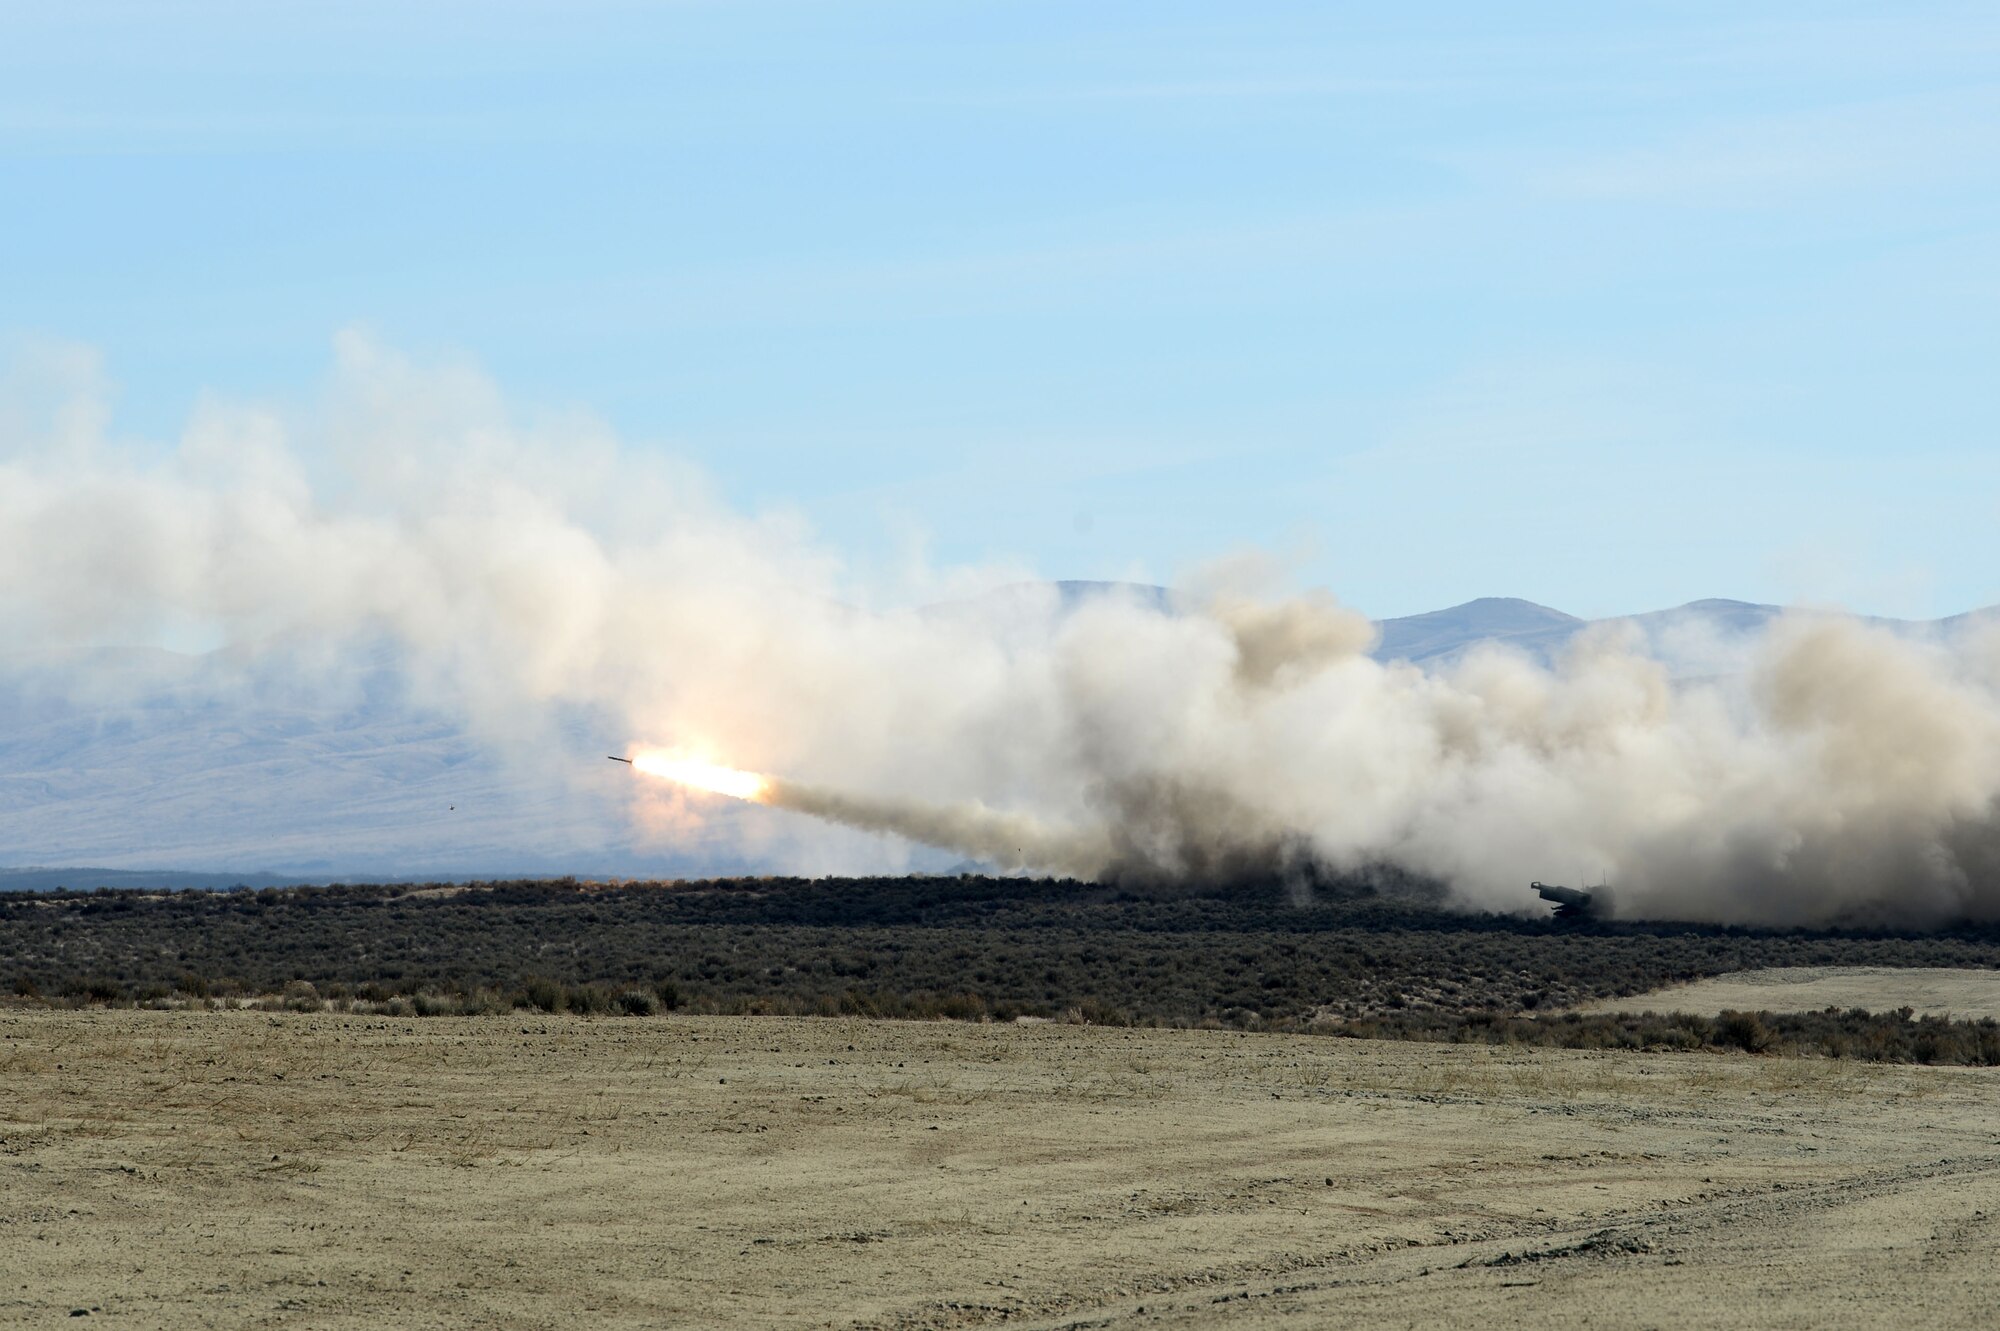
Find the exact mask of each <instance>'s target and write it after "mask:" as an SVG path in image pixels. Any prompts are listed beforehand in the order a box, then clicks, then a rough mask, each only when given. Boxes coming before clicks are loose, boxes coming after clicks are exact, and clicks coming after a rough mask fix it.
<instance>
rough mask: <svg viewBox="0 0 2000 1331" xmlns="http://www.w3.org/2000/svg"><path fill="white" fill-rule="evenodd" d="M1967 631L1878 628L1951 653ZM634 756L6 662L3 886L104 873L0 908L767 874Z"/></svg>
mask: <svg viewBox="0 0 2000 1331" xmlns="http://www.w3.org/2000/svg"><path fill="white" fill-rule="evenodd" d="M1054 591H1055V593H1056V595H1057V597H1058V598H1059V600H1058V605H1060V606H1071V607H1074V606H1076V605H1079V604H1082V603H1084V602H1087V601H1089V600H1091V599H1093V598H1096V597H1102V596H1123V597H1128V598H1131V599H1132V600H1134V601H1136V602H1138V603H1139V604H1141V605H1145V606H1149V607H1153V608H1158V609H1164V610H1171V609H1172V608H1173V606H1174V595H1173V593H1172V592H1170V591H1168V590H1167V589H1166V588H1163V587H1156V586H1149V585H1144V584H1132V583H1104V582H1060V583H1056V584H1054ZM1048 595H1049V587H1048V586H1047V585H1046V584H1031V585H1024V586H1018V587H1013V588H1002V589H1000V590H999V591H996V592H993V593H989V594H988V595H986V596H983V597H978V598H974V599H973V600H970V601H959V602H952V603H949V604H946V605H940V606H934V607H930V608H929V609H928V610H927V611H926V613H932V614H938V615H947V616H958V615H962V616H971V617H975V618H986V617H990V616H1000V617H1003V618H1004V617H1006V616H1008V615H1009V614H1011V613H1014V612H1015V611H1029V610H1034V611H1036V613H1045V612H1046V607H1047V605H1048V600H1047V597H1048ZM1780 613H1781V610H1780V608H1779V607H1777V606H1770V605H1754V604H1749V603H1746V602H1742V601H1720V600H1711V601H1695V602H1692V603H1690V604H1688V605H1685V606H1679V607H1676V608H1674V609H1671V610H1662V611H1655V612H1652V613H1649V614H1641V615H1631V616H1626V617H1623V618H1622V619H1619V620H1615V621H1590V620H1584V619H1579V618H1578V617H1576V616H1574V615H1568V614H1564V613H1563V612H1562V611H1560V610H1553V609H1550V608H1549V607H1547V606H1542V605H1536V604H1535V603H1534V602H1532V601H1523V600H1517V599H1513V598H1508V597H1486V598H1482V599H1480V600H1476V601H1468V602H1466V603H1465V604H1463V605H1457V606H1453V607H1451V608H1450V609H1446V610H1436V611H1432V612H1430V613H1428V614H1421V615H1409V616H1405V617H1402V618H1398V619H1387V620H1383V621H1380V623H1379V624H1378V625H1377V628H1378V629H1379V631H1380V639H1379V641H1378V643H1377V645H1376V647H1375V651H1374V654H1375V656H1376V657H1378V658H1380V659H1382V660H1385V661H1387V660H1403V661H1410V662H1414V663H1417V664H1419V665H1422V666H1426V667H1432V668H1435V667H1439V666H1442V665H1446V664H1449V663H1450V662H1451V661H1452V660H1454V659H1456V658H1457V657H1459V656H1461V655H1462V654H1463V653H1464V652H1466V651H1467V650H1468V649H1469V648H1471V647H1472V646H1474V645H1475V644H1478V643H1483V642H1499V643H1505V644H1507V645H1509V646H1510V647H1513V648H1515V649H1517V650H1519V651H1521V652H1523V653H1525V654H1526V655H1528V656H1529V657H1531V658H1533V659H1535V660H1538V661H1542V662H1550V661H1553V660H1554V659H1556V658H1557V657H1558V656H1559V655H1560V654H1561V652H1562V650H1563V648H1564V647H1565V646H1566V645H1568V644H1569V643H1570V642H1571V641H1572V640H1573V639H1574V638H1575V637H1576V635H1577V634H1579V633H1580V632H1582V631H1583V630H1584V629H1586V628H1588V627H1590V626H1591V625H1592V623H1593V622H1597V623H1603V622H1612V623H1621V624H1625V625H1629V626H1630V627H1631V628H1632V629H1633V630H1634V631H1636V632H1637V633H1638V634H1639V635H1641V637H1642V638H1643V640H1644V642H1645V643H1646V645H1647V646H1648V648H1649V650H1651V651H1653V652H1654V653H1655V654H1656V655H1658V656H1659V657H1660V658H1661V659H1662V660H1664V661H1666V662H1667V663H1668V664H1669V667H1670V668H1671V669H1672V670H1673V671H1674V672H1675V673H1676V674H1677V675H1680V676H1682V677H1688V676H1698V675H1706V674H1716V673H1724V672H1726V671H1728V670H1730V669H1732V668H1735V667H1736V664H1737V658H1735V657H1733V656H1732V645H1734V647H1735V648H1738V649H1740V645H1741V643H1742V642H1743V641H1744V640H1745V639H1746V638H1747V637H1748V635H1750V634H1752V633H1754V632H1755V631H1756V630H1758V629H1760V628H1762V627H1763V626H1764V625H1766V624H1768V623H1769V622H1770V621H1771V620H1772V619H1773V618H1775V617H1776V616H1777V615H1778V614H1780ZM1970 618H1971V616H1967V615H1960V616H1955V617H1953V618H1951V619H1947V620H1937V621H1932V622H1929V623H1923V624H1917V623H1907V622H1903V621H1893V620H1882V621H1876V622H1879V623H1883V624H1887V625H1890V626H1892V627H1896V628H1900V629H1904V630H1910V631H1925V632H1932V633H1940V634H1949V633H1951V632H1954V631H1956V630H1957V629H1958V628H1960V627H1962V626H1963V625H1964V624H1965V622H1967V621H1968V620H1969V619H1970ZM302 678H310V679H311V680H312V681H313V683H312V686H311V687H310V689H307V688H305V687H304V686H302V685H301V684H300V682H299V681H300V679H302ZM623 738H624V737H623V736H611V735H609V734H608V733H607V723H605V722H603V721H602V720H601V719H598V718H593V717H590V716H587V715H582V714H578V715H575V716H569V717H564V718H558V724H556V725H555V726H554V727H553V728H552V730H551V732H550V733H549V734H548V735H546V736H545V737H544V738H543V739H542V740H540V741H538V743H537V745H536V749H535V752H534V753H533V754H532V755H516V756H515V757H514V759H513V760H511V761H510V760H509V759H508V758H506V757H504V756H501V755H497V754H496V753H495V752H494V751H493V750H492V749H491V748H490V747H488V746H486V745H484V744H481V743H480V742H478V741H477V739H476V738H475V737H473V736H471V735H469V734H467V733H466V732H465V730H464V729H463V728H462V727H460V726H458V725H456V724H455V723H453V722H452V721H450V720H449V719H448V718H446V717H444V716H442V715H440V714H439V713H437V712H436V711H434V710H430V709H426V708H425V707H423V706H421V705H419V704H418V703H417V702H415V701H413V700H412V698H411V696H410V694H409V692H408V689H407V685H406V681H405V680H403V679H402V678H401V676H400V674H399V672H398V670H397V667H396V663H395V659H394V656H393V653H388V652H382V653H376V654H373V655H368V654H364V655H362V656H361V657H358V658H355V659H351V660H349V661H347V662H346V663H345V664H344V665H343V666H341V667H340V668H339V669H337V670H328V669H326V668H325V667H324V665H323V663H319V664H315V666H314V667H313V668H312V669H311V670H309V671H300V670H294V669H289V668H287V664H286V662H285V661H284V660H283V659H282V658H277V659H274V660H271V661H268V662H263V663H261V664H260V663H259V662H248V663H246V662H245V661H243V660H240V659H232V658H229V657H227V656H225V655H223V654H220V653H217V654H211V655H209V656H181V655H176V654H174V653H171V652H164V651H160V650H158V649H154V648H143V649H127V650H104V651H97V652H93V653H89V654H87V655H84V656H80V657H74V658H70V659H66V660H60V661H50V660H47V659H45V658H29V657H24V656H17V657H14V658H11V659H10V658H5V657H0V865H8V864H11V865H15V866H66V865H96V866H102V867H100V868H95V869H74V868H62V867H55V868H19V869H15V870H11V871H10V870H5V869H0V890H6V889H8V888H10V887H13V888H22V887H52V886H56V885H64V886H69V887H73V888H78V887H90V886H96V885H99V884H100V883H102V884H113V885H119V886H135V887H139V886H161V887H186V886H228V885H232V884H235V883H246V884H249V885H252V886H263V885H267V884H273V883H278V882H282V881H289V880H295V879H310V880H313V881H326V880H328V879H330V878H363V877H368V878H378V877H380V878H412V877H422V876H437V877H441V878H442V877H465V876H472V875H491V876H502V875H515V874H521V875H527V874H551V873H554V874H560V873H575V874H579V875H613V874H657V875H674V874H686V875H695V874H705V873H717V872H732V871H738V870H742V869H745V868H748V867H751V866H749V865H747V864H746V863H745V862H744V861H743V860H742V859H741V857H740V852H738V851H737V850H735V849H734V846H735V844H736V843H735V841H734V839H733V837H732V836H731V835H730V831H729V828H728V825H727V820H726V817H725V819H724V820H722V821H721V822H720V823H719V824H718V825H716V826H714V827H713V828H712V829H711V832H710V834H709V837H708V839H706V840H688V841H683V842H681V843H679V844H677V845H674V846H671V847H666V848H662V847H661V846H659V845H657V844H651V843H646V842H643V841H641V840H639V839H638V838H637V837H636V836H635V833H634V831H633V829H632V828H631V827H630V826H629V824H628V823H627V821H626V818H625V806H624V801H625V799H626V798H627V797H628V795H629V785H628V784H626V783H625V782H623V781H621V780H619V779H618V773H617V772H616V771H613V770H609V769H611V768H612V767H613V765H612V764H607V763H605V762H604V761H603V757H602V755H603V754H604V753H605V752H607V749H606V748H605V747H604V746H605V744H606V742H607V740H609V741H610V742H612V743H616V742H618V741H620V740H622V739H623ZM940 865H942V861H940Z"/></svg>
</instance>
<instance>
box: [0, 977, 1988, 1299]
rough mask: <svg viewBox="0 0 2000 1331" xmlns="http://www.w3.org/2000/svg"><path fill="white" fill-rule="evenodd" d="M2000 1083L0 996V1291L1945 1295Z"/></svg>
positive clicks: (1613, 1059)
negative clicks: (174, 1008)
mask: <svg viewBox="0 0 2000 1331" xmlns="http://www.w3.org/2000/svg"><path fill="white" fill-rule="evenodd" d="M1996 1091H2000V1079H1996V1075H1995V1073H1993V1072H1990V1071H1985V1070H1975V1069H1962V1068H1881V1067H1869V1066H1860V1065H1853V1064H1842V1063H1833V1062H1824V1061H1816V1062H1809V1061H1800V1060H1792V1061H1786V1060H1778V1059H1759V1058H1752V1057H1749V1056H1747V1055H1734V1056H1730V1055H1717V1054H1650V1055H1643V1054H1641V1055H1634V1054H1623V1055H1616V1054H1593V1053H1574V1052H1565V1051H1553V1050H1537V1051H1528V1050H1493V1049H1484V1048H1458V1047H1448V1046H1436V1045H1400V1044H1390V1043H1373V1042H1355V1041H1344V1040H1335V1039H1328V1038H1313V1037H1302V1036H1276V1035H1242V1034H1236V1033H1226V1032H1166V1031H1119V1030H1104V1029H1085V1028H1074V1027H1062V1026H1047V1025H1044V1026H1033V1027H1017V1026H968V1025H955V1024H949V1023H937V1024H904V1023H861V1022H844V1021H809V1020H806V1021H802V1020H788V1019H776V1018H710V1019H681V1018H673V1019H666V1018H656V1019H632V1018H606V1019H597V1020H583V1019H573V1018H535V1019H528V1020H523V1019H521V1018H519V1017H515V1018H513V1019H498V1018H477V1019H471V1018H433V1019H429V1020H422V1021H415V1020H400V1021H399V1020H391V1019H383V1018H364V1017H338V1016H328V1015H315V1016H298V1015H283V1016H273V1015H268V1014H262V1013H228V1014H225V1013H199V1012H191V1013H172V1012H157V1013H155V1012H96V1013H62V1012H43V1011H35V1010H14V1011H0V1324H4V1325H8V1326H52V1325H56V1324H57V1323H58V1322H61V1323H62V1324H64V1325H70V1326H74V1325H78V1324H79V1322H77V1321H72V1320H67V1319H68V1318H69V1317H70V1314H71V1312H72V1310H76V1309H82V1310H86V1311H88V1312H89V1313H90V1315H91V1317H92V1321H90V1322H88V1323H81V1324H84V1325H96V1324H98V1322H99V1321H107V1320H108V1321H110V1322H113V1323H115V1324H117V1325H121V1326H133V1327H188V1326H215V1327H238V1326H263V1327H355V1328H360V1327H369V1328H375V1327H382V1326H396V1327H426V1326H429V1327H459V1326H501V1327H541V1326H546V1327H556V1326H572V1325H578V1324H583V1325H591V1326H620V1327H622V1326H653V1327H658V1326H850V1325H856V1324H860V1325H866V1326H876V1327H905V1328H907V1327H976V1326H989V1325H999V1324H1005V1325H1008V1326H1030V1327H1076V1326H1092V1327H1098V1326H1103V1327H1133V1328H1137V1327H1148V1328H1150V1327H1197V1326H1198V1327H1211V1326H1227V1327H1237V1326H1241V1327H1298V1328H1306V1327H1328V1326H1357V1327H1363V1326H1365V1327H1381V1326H1431V1325H1448V1324H1461V1325H1463V1324H1469V1323H1471V1322H1473V1320H1474V1319H1481V1320H1490V1321H1491V1322H1492V1324H1494V1325H1510V1326H1511V1325H1521V1326H1538V1327H1583V1326H1597V1327H1602V1326H1662V1327H1666V1326H1672V1327H1685V1326H1714V1327H1728V1326H1796V1327H1845V1326H1852V1327H1863V1326H1881V1325H1886V1324H1891V1323H1894V1324H1900V1325H1909V1326H1926V1327H1936V1326H1973V1325H1986V1324H1990V1318H1991V1315H1992V1307H1993V1302H1994V1297H1995V1295H1996V1294H2000V1275H1996V1273H1995V1269H1994V1263H1993V1259H1992V1254H1993V1252H1994V1251H1995V1248H1996V1245H2000V1099H1996Z"/></svg>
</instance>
